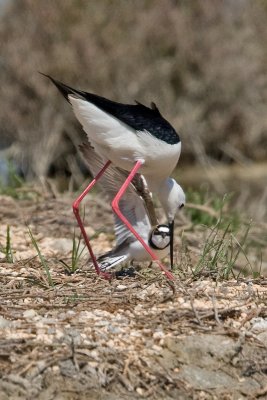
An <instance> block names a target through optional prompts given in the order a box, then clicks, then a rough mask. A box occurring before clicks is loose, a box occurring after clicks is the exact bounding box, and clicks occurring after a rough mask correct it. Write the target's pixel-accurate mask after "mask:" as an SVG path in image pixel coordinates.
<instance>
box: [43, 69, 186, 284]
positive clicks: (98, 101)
mask: <svg viewBox="0 0 267 400" xmlns="http://www.w3.org/2000/svg"><path fill="white" fill-rule="evenodd" d="M46 76H47V77H48V78H49V79H50V80H51V81H52V82H53V83H54V85H55V86H56V87H57V88H58V89H59V91H60V92H61V93H62V94H63V96H64V97H65V98H66V99H67V101H68V102H69V103H70V104H71V105H72V107H73V111H74V113H75V115H76V117H77V119H78V120H79V121H80V123H81V124H82V126H83V129H84V131H85V132H86V133H87V137H88V140H89V142H90V143H91V145H92V146H93V147H94V149H95V151H96V152H97V153H98V154H100V155H101V156H102V157H103V158H104V159H105V160H106V163H105V165H104V167H103V168H102V170H101V171H100V172H99V173H98V174H97V176H96V177H95V179H94V180H93V181H92V182H91V183H90V184H89V185H88V187H87V188H86V189H85V190H84V192H83V193H82V194H81V195H80V196H79V197H78V199H77V200H76V201H75V202H74V203H73V211H74V214H75V216H76V219H77V221H78V224H79V226H80V229H81V231H82V233H83V236H84V239H85V241H86V244H87V247H88V249H89V252H90V255H91V257H92V259H93V262H94V263H95V266H96V264H97V261H96V259H95V257H94V254H93V251H92V249H91V246H90V243H89V240H88V238H87V236H86V233H85V230H84V227H83V223H82V220H81V218H80V215H79V204H80V202H81V201H82V199H83V198H84V197H85V195H86V194H87V193H88V192H89V190H90V189H91V187H92V186H93V185H94V184H95V183H96V182H97V180H98V179H99V178H100V177H101V176H102V175H103V174H104V172H105V171H106V170H107V168H108V167H109V165H110V164H111V163H113V164H114V165H116V166H117V167H119V168H122V169H124V170H126V171H129V172H130V173H129V175H128V177H127V178H126V180H125V182H124V184H123V185H122V187H121V188H120V190H119V191H118V193H117V194H116V196H115V198H114V199H113V201H112V208H113V211H114V212H115V213H116V214H117V215H118V217H119V218H120V219H121V220H122V221H123V223H124V224H125V225H126V226H127V227H128V229H129V230H130V231H131V232H132V233H133V234H134V235H135V237H136V238H137V239H138V240H139V242H140V243H142V245H143V246H144V248H145V249H146V250H147V251H148V250H149V248H147V247H146V245H145V243H144V242H143V240H142V238H141V237H140V235H139V234H138V233H137V232H136V231H135V230H134V228H133V227H132V225H131V224H130V223H129V222H128V221H127V219H126V218H125V217H124V215H123V214H122V213H121V211H120V209H119V201H120V199H121V197H122V196H123V194H124V193H125V191H126V189H127V187H128V186H129V184H130V182H131V180H132V179H133V177H134V176H135V175H136V173H137V172H139V173H141V174H143V175H144V176H145V179H146V181H147V184H148V187H149V189H150V191H151V192H153V193H156V194H157V196H158V198H159V200H160V202H161V205H162V207H163V209H164V211H165V213H166V216H167V219H168V223H169V228H170V260H171V268H172V267H173V231H174V217H175V214H176V212H177V210H178V209H179V208H181V207H183V205H184V203H185V195H184V192H183V190H182V188H181V187H180V186H179V185H178V183H177V182H176V181H175V180H174V179H172V178H170V177H169V175H170V174H171V173H172V171H173V170H174V168H175V166H176V164H177V162H178V160H179V157H180V153H181V142H180V138H179V136H178V134H177V133H176V131H175V130H174V128H173V127H172V126H171V125H170V124H169V122H168V121H166V120H165V119H164V118H163V117H162V115H161V114H160V112H159V110H158V108H157V107H156V105H155V104H154V103H152V107H151V108H149V107H146V106H144V105H143V104H140V103H137V104H136V105H131V104H121V103H117V102H114V101H111V100H108V99H105V98H104V97H101V96H98V95H95V94H91V93H88V92H84V91H80V90H77V89H73V88H71V87H70V86H67V85H65V84H63V83H61V82H59V81H57V80H55V79H53V78H52V77H50V76H48V75H46ZM86 238H87V239H86ZM148 252H149V251H148ZM149 254H151V253H150V252H149ZM96 270H97V267H96ZM97 272H98V273H99V270H97ZM165 273H166V272H165ZM166 275H168V274H167V273H166ZM169 278H170V279H173V276H172V275H171V274H170V276H169Z"/></svg>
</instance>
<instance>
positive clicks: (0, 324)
mask: <svg viewBox="0 0 267 400" xmlns="http://www.w3.org/2000/svg"><path fill="white" fill-rule="evenodd" d="M11 325H12V321H9V320H8V319H5V318H4V317H1V316H0V329H5V328H9V327H10V326H11Z"/></svg>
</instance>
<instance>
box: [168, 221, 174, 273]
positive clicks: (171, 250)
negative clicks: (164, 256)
mask: <svg viewBox="0 0 267 400" xmlns="http://www.w3.org/2000/svg"><path fill="white" fill-rule="evenodd" d="M169 228H170V260H171V269H172V270H173V239H174V221H172V222H170V223H169Z"/></svg>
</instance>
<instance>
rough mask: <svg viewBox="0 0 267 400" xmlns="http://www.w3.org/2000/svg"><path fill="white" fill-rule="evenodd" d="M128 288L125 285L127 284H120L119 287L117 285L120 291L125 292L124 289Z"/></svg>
mask: <svg viewBox="0 0 267 400" xmlns="http://www.w3.org/2000/svg"><path fill="white" fill-rule="evenodd" d="M126 289H127V286H125V285H118V286H117V287H116V290H117V291H118V292H123V291H124V290H126Z"/></svg>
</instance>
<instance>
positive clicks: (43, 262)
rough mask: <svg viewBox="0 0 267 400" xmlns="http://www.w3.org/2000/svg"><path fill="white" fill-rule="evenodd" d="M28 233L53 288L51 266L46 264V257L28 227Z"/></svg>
mask: <svg viewBox="0 0 267 400" xmlns="http://www.w3.org/2000/svg"><path fill="white" fill-rule="evenodd" d="M28 232H29V236H30V238H31V242H32V244H33V246H34V248H35V250H36V251H37V254H38V257H39V260H40V262H41V265H42V267H43V269H44V271H45V273H46V277H47V281H48V284H49V286H52V287H53V286H54V282H53V279H52V276H51V274H50V269H49V266H48V264H47V262H46V260H45V258H44V256H43V255H42V253H41V251H40V249H39V246H38V244H37V241H36V240H35V238H34V236H33V234H32V232H31V230H30V228H29V227H28Z"/></svg>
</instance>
